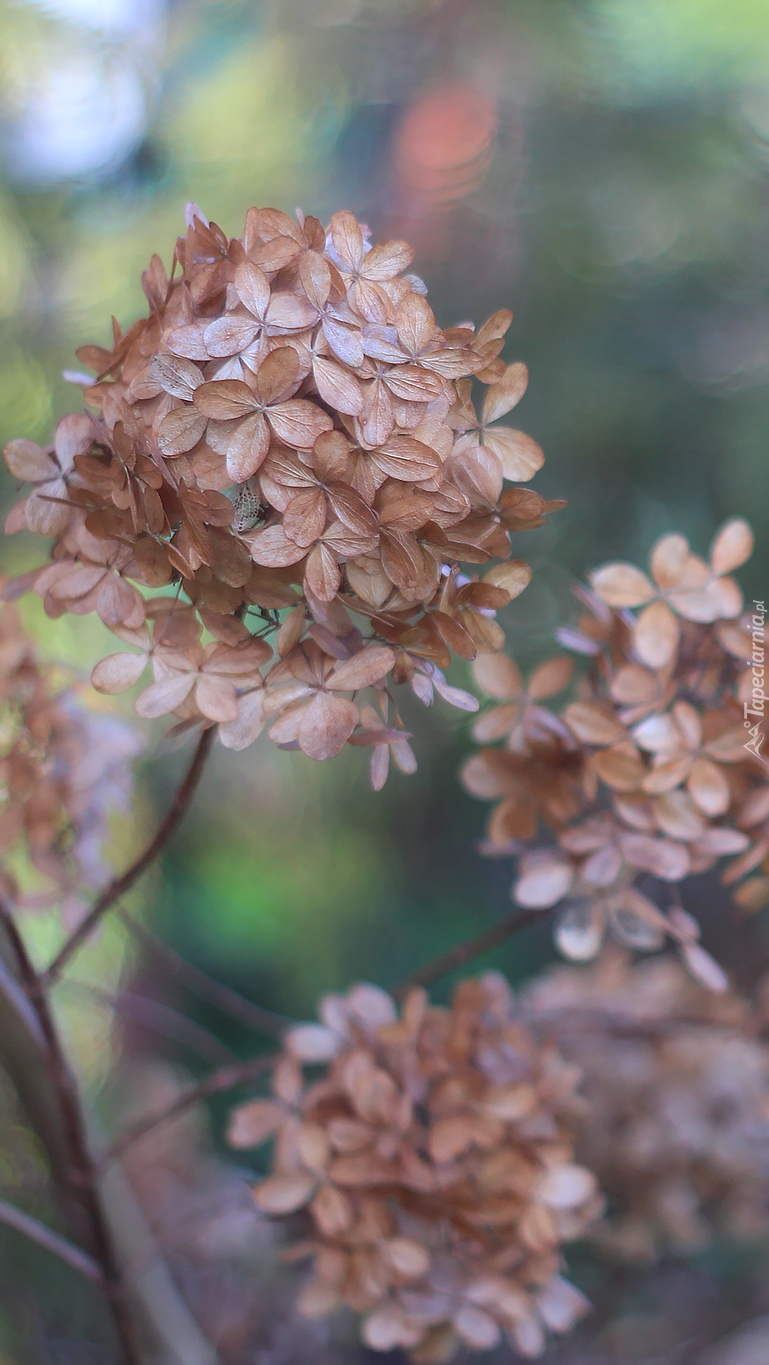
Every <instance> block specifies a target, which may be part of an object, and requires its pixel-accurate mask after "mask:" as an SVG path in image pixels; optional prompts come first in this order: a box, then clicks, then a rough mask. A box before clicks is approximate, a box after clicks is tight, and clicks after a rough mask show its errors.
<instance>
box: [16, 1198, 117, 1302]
mask: <svg viewBox="0 0 769 1365" xmlns="http://www.w3.org/2000/svg"><path fill="white" fill-rule="evenodd" d="M0 1222H3V1223H6V1224H7V1226H8V1227H9V1228H14V1229H15V1230H16V1232H20V1233H21V1234H22V1236H24V1237H26V1238H28V1239H29V1241H30V1242H36V1243H37V1245H38V1246H41V1247H45V1250H46V1251H50V1252H52V1254H53V1255H54V1256H58V1258H59V1260H60V1261H66V1263H67V1265H68V1266H71V1267H72V1269H73V1270H77V1271H78V1272H79V1274H81V1275H85V1277H86V1279H89V1280H93V1281H94V1283H95V1284H99V1285H100V1284H101V1283H102V1273H101V1270H100V1268H99V1266H98V1264H97V1262H96V1261H95V1260H94V1258H93V1256H89V1255H88V1252H87V1251H83V1249H82V1247H78V1246H75V1243H74V1242H70V1241H68V1240H67V1238H66V1237H62V1236H61V1234H60V1233H58V1232H54V1230H53V1228H49V1227H46V1225H45V1223H41V1222H40V1221H39V1219H37V1218H33V1217H32V1215H31V1214H29V1213H24V1211H23V1210H22V1209H17V1208H16V1205H15V1204H9V1203H8V1201H7V1200H6V1199H0Z"/></svg>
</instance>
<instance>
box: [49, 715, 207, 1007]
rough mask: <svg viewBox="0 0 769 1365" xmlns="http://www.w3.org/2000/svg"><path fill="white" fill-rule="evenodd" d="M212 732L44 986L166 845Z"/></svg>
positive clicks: (55, 962) (192, 791) (187, 801)
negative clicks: (159, 819)
mask: <svg viewBox="0 0 769 1365" xmlns="http://www.w3.org/2000/svg"><path fill="white" fill-rule="evenodd" d="M214 734H215V730H214V727H213V726H212V727H210V728H209V729H208V730H204V731H203V733H202V735H201V736H200V739H199V740H198V744H197V748H196V749H195V753H194V755H193V758H192V762H191V764H190V766H189V768H188V769H187V774H186V776H185V778H184V780H183V782H182V784H181V786H180V787H179V788H178V790H177V792H176V795H175V797H174V799H173V801H172V802H171V805H170V807H169V810H168V813H167V815H166V817H165V819H164V821H163V823H162V824H161V826H160V828H159V829H158V831H157V834H156V835H155V837H154V839H152V840H151V841H150V843H149V844H148V845H147V847H146V848H145V849H144V852H143V853H140V854H139V857H138V858H137V859H136V860H135V862H133V863H132V864H131V866H130V867H129V868H126V871H125V872H123V873H122V874H121V875H120V876H119V877H115V878H114V879H113V881H111V882H110V884H109V886H107V887H105V889H104V890H103V891H102V892H101V895H99V896H97V898H96V900H95V901H94V903H93V905H92V906H91V909H90V910H89V911H88V914H87V915H86V916H85V919H83V920H82V921H81V922H80V924H79V925H78V927H77V929H75V931H74V932H73V933H72V934H70V937H69V938H68V939H67V941H66V943H64V945H63V946H62V947H61V948H60V949H59V951H58V953H57V954H56V957H55V958H54V959H53V962H52V963H51V965H50V966H49V967H48V969H47V971H45V972H43V973H42V974H41V977H40V981H41V983H42V985H43V987H46V986H51V985H53V983H54V982H55V981H57V980H58V978H59V976H60V975H61V973H62V971H63V970H64V967H65V966H66V964H67V963H68V962H69V960H70V958H71V957H72V955H73V954H74V953H76V952H77V951H78V949H79V948H80V947H82V945H83V944H84V943H85V941H86V939H87V938H88V937H89V936H90V935H91V933H92V932H93V930H94V929H95V928H96V925H97V924H98V923H99V920H100V919H101V918H102V915H104V914H106V912H107V910H109V908H110V906H112V905H114V904H115V901H117V900H119V899H120V897H121V896H123V895H125V893H126V891H128V890H130V888H131V887H132V886H133V884H134V882H135V881H136V880H137V878H139V877H140V876H141V875H142V873H143V872H145V871H146V869H147V868H148V867H149V866H150V864H151V863H153V862H154V861H155V859H156V858H157V856H158V854H159V853H160V852H161V851H162V850H163V849H164V848H165V846H166V844H167V843H168V841H169V839H170V838H171V836H172V835H173V834H174V833H175V832H176V829H177V828H178V826H179V825H180V824H181V822H182V820H183V819H184V816H185V815H186V813H187V810H188V809H189V806H190V803H191V802H192V798H193V797H194V795H195V792H196V790H197V787H198V783H199V782H200V779H201V777H202V774H203V769H204V767H205V764H206V759H207V758H208V755H209V753H210V751H211V745H212V744H213V742H214Z"/></svg>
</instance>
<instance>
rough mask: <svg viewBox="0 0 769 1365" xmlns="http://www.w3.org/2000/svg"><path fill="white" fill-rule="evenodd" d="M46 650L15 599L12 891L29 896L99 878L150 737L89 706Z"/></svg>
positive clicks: (6, 794) (6, 669)
mask: <svg viewBox="0 0 769 1365" xmlns="http://www.w3.org/2000/svg"><path fill="white" fill-rule="evenodd" d="M58 672H59V671H58V670H56V669H54V668H53V667H51V666H46V665H44V664H42V663H41V662H40V660H39V659H38V657H37V654H36V651H35V647H34V645H33V643H32V641H31V640H30V639H29V637H28V636H27V635H26V634H25V633H24V630H23V628H22V625H21V621H20V619H19V615H18V612H17V610H16V608H15V607H13V606H5V607H3V608H2V609H0V768H1V769H2V786H3V792H2V804H1V805H0V855H1V856H2V870H1V871H0V885H1V886H2V894H3V895H4V896H7V897H8V898H9V900H11V901H14V902H16V903H21V904H27V905H37V906H40V905H45V904H48V902H49V901H50V900H51V899H52V898H55V899H57V900H60V899H61V898H62V896H64V897H69V898H70V906H69V909H70V911H71V912H72V913H76V912H77V901H76V900H74V899H72V898H74V897H75V893H76V889H77V888H78V887H81V888H82V887H83V886H88V887H96V886H99V885H100V884H102V883H103V882H104V881H105V880H107V878H108V876H109V875H110V868H109V867H108V865H107V864H106V863H105V861H104V858H103V849H104V845H105V844H106V842H107V838H108V834H109V824H110V817H111V815H112V813H113V812H114V810H115V809H116V807H119V806H123V805H125V804H126V802H127V799H128V796H129V793H130V788H131V765H132V761H133V759H135V758H136V756H137V754H138V753H139V752H140V751H141V748H142V742H141V737H140V736H139V735H138V734H137V733H136V732H135V731H133V730H132V729H131V728H130V727H129V726H127V725H126V724H125V723H124V722H123V721H122V720H119V719H118V718H117V717H116V716H112V715H109V714H107V713H102V712H97V711H92V710H89V709H88V708H86V707H85V706H84V705H83V704H82V703H81V702H80V700H79V698H78V697H77V695H76V693H75V691H74V690H73V688H72V687H71V686H70V687H67V686H65V684H64V682H63V680H62V678H61V677H60V676H57V674H58Z"/></svg>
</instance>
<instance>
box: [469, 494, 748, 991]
mask: <svg viewBox="0 0 769 1365" xmlns="http://www.w3.org/2000/svg"><path fill="white" fill-rule="evenodd" d="M751 549H752V536H751V533H750V529H749V527H748V525H747V523H746V522H744V521H742V520H741V519H738V518H735V519H734V520H732V521H730V522H727V523H726V525H725V526H723V527H722V529H721V531H720V532H719V534H718V535H717V536H716V539H715V541H714V544H713V547H712V550H711V556H710V561H709V562H706V561H705V560H703V559H700V558H699V557H698V556H696V555H694V554H692V553H691V551H690V549H689V546H688V544H687V542H686V541H685V540H684V538H683V536H679V535H669V536H665V537H663V538H662V539H661V540H660V541H658V543H657V544H656V545H655V547H654V550H653V552H652V556H651V571H652V579H653V581H652V579H649V578H647V577H646V575H645V574H643V573H642V572H641V571H640V570H639V569H636V568H634V567H633V566H632V565H630V564H609V565H606V566H604V567H603V568H600V569H598V570H597V571H596V573H595V574H593V576H592V579H591V584H592V586H591V588H590V589H583V588H580V589H579V590H578V595H579V597H580V599H581V601H582V603H583V606H584V608H585V612H584V615H583V616H582V618H581V619H580V620H579V621H578V623H577V624H576V626H573V627H572V626H569V627H564V628H563V629H562V630H560V631H559V638H560V640H561V642H562V643H563V644H565V645H567V646H568V647H569V648H571V649H572V650H574V651H577V652H578V653H581V654H582V655H583V656H586V657H588V658H589V659H590V660H591V661H592V662H591V665H590V667H589V669H588V671H587V673H586V674H585V676H583V677H582V678H581V679H580V680H579V682H578V684H577V686H576V699H575V700H573V701H572V702H571V703H570V704H569V705H567V706H566V707H565V708H563V709H560V710H555V709H553V708H552V707H550V706H546V705H545V704H544V703H545V701H546V700H547V699H549V698H550V697H552V696H555V695H556V694H557V693H559V692H561V691H562V690H563V689H564V688H565V687H566V685H567V684H568V683H569V680H570V678H571V674H572V667H573V664H572V660H571V659H570V658H569V656H566V655H564V656H559V657H557V658H555V659H552V660H550V661H549V662H547V663H545V664H543V665H541V666H540V667H539V668H538V669H536V670H535V672H534V673H533V674H532V677H531V678H530V679H529V682H528V683H527V684H526V685H524V684H523V682H522V681H521V678H520V674H519V672H518V669H517V668H516V666H515V664H514V663H513V661H512V659H510V658H509V657H507V656H506V655H504V654H497V655H480V656H479V657H478V659H477V660H476V662H475V665H474V667H475V671H476V678H477V681H478V683H479V684H480V686H481V687H482V688H483V689H484V690H485V691H486V692H487V693H488V694H489V695H490V696H491V697H493V698H494V700H495V702H496V705H494V706H493V707H492V708H491V709H489V710H487V711H485V712H483V713H482V714H481V715H480V716H479V717H478V719H477V722H476V724H475V730H474V733H475V738H476V739H477V740H478V741H480V742H481V743H482V744H484V745H485V744H488V742H489V741H493V740H497V741H498V740H502V741H503V742H502V743H501V744H500V745H497V747H484V748H483V749H481V751H480V752H479V753H477V754H475V755H473V756H472V757H471V758H470V759H469V760H468V762H467V763H466V765H465V767H464V772H463V776H464V782H465V785H466V786H467V787H468V788H469V790H470V791H471V792H472V793H473V794H474V795H475V796H478V797H481V798H483V799H486V800H495V801H497V800H500V798H501V800H500V804H498V805H497V806H496V807H495V810H494V812H493V814H492V817H491V821H490V825H489V835H488V843H487V850H488V851H490V852H497V853H505V852H516V853H519V854H520V855H521V856H520V858H519V864H518V872H517V877H516V880H515V883H514V885H513V898H514V900H515V901H516V902H517V903H518V904H519V905H522V906H526V907H531V908H538V907H541V908H543V909H544V908H547V907H549V906H554V905H556V904H558V903H559V902H563V910H562V912H561V916H560V919H559V922H558V927H557V930H556V937H557V941H558V944H559V946H560V947H561V949H562V951H563V952H565V953H566V954H567V955H568V956H570V957H573V958H577V959H589V958H591V957H593V956H595V954H596V953H597V951H598V949H599V947H600V945H601V942H602V940H603V937H604V933H605V930H606V928H607V927H609V928H610V929H611V931H612V933H613V934H614V935H615V936H616V937H617V938H619V939H620V941H621V942H623V943H624V944H626V945H627V946H629V947H632V948H636V949H640V950H649V949H654V948H657V947H659V946H660V945H661V944H662V942H663V941H664V939H665V937H666V936H668V935H669V936H671V937H672V938H673V939H675V940H676V941H677V942H678V944H679V945H680V948H681V951H682V953H683V955H684V958H685V959H686V961H687V963H688V965H689V968H690V969H691V970H692V971H693V972H694V974H695V975H697V976H699V977H700V979H702V980H703V981H705V982H707V984H709V985H711V986H713V987H714V988H716V989H719V988H721V989H723V987H724V986H725V979H724V977H723V973H722V972H721V971H720V968H718V967H717V965H716V964H715V963H714V962H713V960H712V959H711V958H710V957H709V956H708V954H707V953H706V952H705V950H704V949H703V948H702V947H701V945H700V944H699V942H698V937H699V928H698V925H697V923H696V922H695V921H694V919H693V918H692V917H691V916H690V915H688V914H687V913H685V912H684V911H683V909H682V908H681V906H680V904H679V903H678V897H677V893H676V891H675V889H674V888H675V887H676V885H677V883H679V882H680V881H682V880H683V879H684V878H686V877H687V876H689V875H690V874H692V873H699V872H704V871H707V870H708V869H709V868H712V867H713V866H714V865H716V864H717V863H719V862H720V861H721V860H722V859H724V858H725V857H728V856H730V855H731V861H730V862H729V863H728V864H727V865H726V868H725V871H724V880H725V881H727V882H729V883H734V882H736V881H738V880H739V879H740V878H742V877H744V876H745V875H746V873H748V872H749V871H751V870H752V869H753V868H755V867H757V866H758V865H759V864H760V863H761V862H762V861H763V860H764V859H765V858H766V856H767V852H769V782H768V781H767V772H766V766H765V764H764V762H763V760H762V759H761V757H760V755H757V754H756V753H755V751H753V750H751V749H750V748H747V747H746V730H745V721H744V709H745V703H746V702H749V701H750V696H751V692H750V688H751V679H752V673H751V671H750V669H749V668H748V667H747V662H748V661H749V660H750V659H751V657H752V649H753V640H752V629H751V616H750V614H749V613H748V614H745V615H741V612H742V595H741V593H740V589H739V588H738V586H737V584H736V582H735V581H734V580H733V579H732V578H730V577H728V576H727V574H728V573H729V571H730V570H732V569H734V568H736V567H738V566H739V565H740V564H742V563H743V562H744V561H745V560H746V559H747V558H748V556H749V554H750V552H751ZM651 599H653V600H651ZM637 607H643V610H642V611H641V612H640V614H638V615H636V614H635V613H634V612H633V610H631V609H632V608H637ZM540 822H542V823H543V824H544V825H546V826H548V827H549V828H550V830H551V832H552V835H553V836H554V841H555V842H554V844H553V843H551V844H550V845H549V846H547V847H541V848H537V847H535V848H528V849H527V848H526V845H527V844H529V843H530V842H531V841H533V840H534V839H535V837H536V836H537V833H538V830H539V828H540ZM650 877H652V878H658V879H661V880H662V881H663V882H668V883H670V884H671V888H673V889H672V890H671V894H670V898H669V899H670V903H671V906H672V908H670V909H669V910H668V912H667V913H663V909H661V908H660V907H659V906H658V905H656V904H655V903H654V902H653V901H652V900H651V899H650V898H649V897H648V896H647V895H645V894H644V892H643V890H642V889H641V888H640V887H639V886H638V885H637V884H636V883H637V881H638V880H639V879H644V878H645V879H648V878H650ZM751 881H755V882H756V883H761V884H762V883H763V879H761V878H755V879H751ZM752 890H753V888H749V892H748V894H749V895H750V894H751V892H752ZM760 890H761V886H759V887H758V888H757V891H760ZM737 894H738V895H739V891H738V893H737Z"/></svg>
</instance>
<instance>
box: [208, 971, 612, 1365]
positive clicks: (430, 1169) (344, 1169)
mask: <svg viewBox="0 0 769 1365" xmlns="http://www.w3.org/2000/svg"><path fill="white" fill-rule="evenodd" d="M321 1016H322V1020H323V1022H322V1023H321V1024H304V1025H299V1026H297V1027H296V1028H294V1029H293V1030H291V1031H289V1033H288V1035H287V1039H286V1046H285V1051H284V1053H283V1055H282V1057H281V1059H280V1060H279V1062H278V1064H277V1067H276V1070H275V1073H274V1079H273V1096H272V1098H271V1099H261V1100H254V1101H251V1102H249V1103H246V1104H244V1105H241V1106H240V1108H239V1109H237V1110H236V1111H235V1113H234V1114H233V1117H232V1122H231V1128H230V1141H231V1143H232V1144H233V1145H234V1146H236V1147H240V1148H245V1149H248V1148H253V1147H258V1146H259V1145H260V1144H261V1143H263V1142H264V1141H266V1139H267V1138H268V1137H272V1138H273V1139H274V1143H273V1161H272V1172H271V1174H270V1175H269V1176H268V1177H267V1179H266V1180H263V1181H262V1182H261V1183H260V1184H258V1185H257V1187H256V1189H255V1199H256V1203H257V1205H258V1207H259V1208H260V1209H262V1210H264V1211H265V1212H268V1213H271V1214H275V1215H287V1214H292V1213H295V1212H297V1211H298V1210H305V1212H306V1228H307V1235H306V1238H305V1240H303V1241H301V1242H300V1243H299V1244H298V1245H297V1246H296V1247H295V1254H296V1255H297V1256H302V1255H304V1256H307V1257H310V1258H311V1259H312V1262H313V1272H312V1277H311V1279H310V1280H309V1281H308V1282H307V1284H306V1286H305V1288H304V1290H303V1293H302V1296H301V1299H300V1307H301V1309H302V1310H303V1311H304V1312H305V1313H308V1314H310V1315H315V1316H323V1315H325V1314H327V1313H330V1312H332V1311H333V1310H334V1309H335V1308H337V1307H340V1306H342V1305H347V1306H349V1307H351V1308H353V1309H354V1310H355V1311H356V1312H357V1313H359V1314H360V1315H361V1317H362V1319H363V1322H362V1335H363V1340H364V1341H365V1342H366V1344H367V1345H368V1346H369V1347H371V1348H372V1349H373V1350H380V1351H389V1350H392V1349H393V1348H395V1347H399V1346H400V1347H403V1348H405V1349H406V1350H407V1351H408V1352H409V1355H410V1356H411V1358H412V1359H414V1360H416V1361H421V1362H425V1365H427V1362H432V1361H435V1362H437V1361H442V1360H448V1359H450V1358H451V1357H452V1356H453V1355H454V1353H455V1352H456V1351H457V1350H458V1349H459V1347H460V1346H462V1345H464V1346H467V1347H470V1348H471V1349H475V1350H483V1349H489V1348H492V1347H494V1346H496V1345H497V1344H498V1343H499V1342H500V1341H502V1340H503V1339H505V1338H506V1339H507V1340H508V1341H510V1342H511V1343H512V1344H513V1346H514V1348H515V1349H516V1350H517V1351H519V1352H521V1353H522V1354H524V1355H527V1356H536V1355H539V1354H541V1352H542V1351H543V1350H544V1347H545V1341H546V1335H547V1332H548V1331H549V1330H550V1331H556V1332H563V1331H566V1330H568V1329H569V1327H571V1326H572V1325H573V1324H574V1323H575V1322H576V1321H577V1320H578V1319H579V1318H580V1317H581V1316H582V1314H583V1313H584V1311H585V1309H586V1307H587V1304H586V1301H585V1299H584V1298H583V1296H582V1295H581V1294H580V1293H579V1292H578V1291H577V1290H576V1289H574V1288H573V1287H572V1286H571V1285H570V1284H569V1283H568V1282H567V1281H566V1280H564V1279H563V1278H562V1277H561V1275H560V1270H561V1250H562V1245H563V1243H564V1242H565V1241H568V1240H569V1239H570V1238H574V1237H578V1236H581V1235H582V1234H583V1232H584V1231H585V1229H586V1228H587V1227H589V1226H590V1224H591V1223H592V1222H593V1220H594V1219H595V1218H596V1217H597V1216H598V1215H599V1213H600V1211H601V1208H602V1200H601V1197H600V1195H599V1194H598V1190H597V1184H596V1181H595V1178H594V1177H593V1175H592V1174H591V1173H590V1171H588V1170H586V1169H585V1168H584V1167H583V1166H580V1165H576V1164H575V1163H574V1159H573V1152H572V1145H571V1139H570V1136H569V1131H568V1127H567V1124H566V1121H565V1116H566V1115H567V1114H568V1113H569V1112H570V1110H571V1108H572V1107H573V1105H574V1102H575V1100H574V1095H575V1088H576V1085H577V1081H578V1072H577V1070H576V1069H575V1068H574V1067H572V1066H570V1065H568V1064H566V1063H565V1062H564V1061H563V1059H562V1058H561V1056H560V1054H559V1053H558V1051H557V1050H556V1049H555V1048H553V1047H551V1046H550V1045H549V1044H545V1045H542V1044H540V1043H538V1042H537V1041H536V1040H535V1038H534V1036H533V1034H532V1033H531V1031H530V1030H529V1029H528V1027H527V1026H526V1025H525V1023H524V1022H523V1020H522V1018H521V1016H520V1012H519V1010H518V1008H517V1006H516V1004H515V1002H514V1000H513V997H512V994H511V992H510V989H509V987H508V986H507V983H506V982H505V981H504V979H503V978H502V977H500V976H498V975H495V974H493V973H492V974H488V975H486V976H483V977H479V978H477V979H475V980H468V981H465V982H463V983H462V984H461V985H460V986H459V987H458V988H457V990H456V992H455V995H454V999H453V1003H452V1005H451V1006H450V1008H447V1009H446V1008H438V1007H436V1006H432V1005H430V1004H429V1002H428V999H427V996H426V994H425V992H424V991H422V990H415V991H412V992H411V994H410V995H409V996H408V997H407V999H406V1000H405V1002H404V1005H403V1009H402V1011H401V1013H400V1015H399V1014H398V1011H397V1009H396V1006H395V1004H394V1002H393V1000H392V999H391V997H390V996H389V995H387V994H385V992H384V991H381V990H380V989H379V988H378V987H374V986H369V985H365V984H364V985H358V986H356V987H354V988H353V989H352V990H351V991H350V992H349V993H348V994H347V995H346V996H329V997H327V998H326V999H325V1000H324V1001H323V1003H322V1008H321ZM318 1064H320V1065H321V1066H322V1067H323V1069H322V1071H321V1073H320V1075H319V1077H318V1078H317V1079H312V1080H310V1081H309V1082H308V1081H307V1080H306V1079H305V1077H304V1073H303V1067H304V1066H306V1065H315V1066H317V1065H318Z"/></svg>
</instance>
